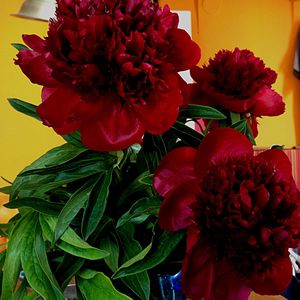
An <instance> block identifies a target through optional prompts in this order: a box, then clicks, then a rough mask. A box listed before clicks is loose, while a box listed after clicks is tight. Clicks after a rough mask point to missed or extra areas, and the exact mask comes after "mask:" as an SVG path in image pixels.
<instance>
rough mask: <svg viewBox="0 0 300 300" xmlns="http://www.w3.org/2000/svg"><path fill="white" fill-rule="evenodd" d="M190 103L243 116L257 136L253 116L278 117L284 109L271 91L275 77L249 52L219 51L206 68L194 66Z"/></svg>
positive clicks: (280, 99) (272, 72)
mask: <svg viewBox="0 0 300 300" xmlns="http://www.w3.org/2000/svg"><path fill="white" fill-rule="evenodd" d="M191 75H192V77H193V79H194V80H195V81H196V83H195V84H192V85H191V100H192V102H194V103H197V104H202V105H209V106H218V107H224V108H225V109H227V110H229V111H232V112H238V113H243V114H244V115H245V117H246V118H248V119H249V120H250V121H251V125H252V131H253V135H254V136H255V137H256V136H257V133H258V132H257V121H256V118H257V117H261V116H278V115H280V114H282V113H283V112H284V110H285V105H284V103H283V101H282V97H281V96H280V95H279V94H277V93H276V92H275V91H273V90H272V89H271V86H272V84H273V83H274V82H275V81H276V77H277V74H276V73H275V72H274V71H273V70H271V69H270V68H266V67H265V64H264V62H263V61H262V60H261V59H259V58H257V57H255V56H254V54H253V53H252V52H251V51H249V50H240V49H238V48H236V49H235V50H234V51H227V50H222V51H219V52H218V53H217V54H216V55H215V57H214V59H210V60H209V64H208V65H207V66H203V67H202V68H199V67H194V68H192V70H191Z"/></svg>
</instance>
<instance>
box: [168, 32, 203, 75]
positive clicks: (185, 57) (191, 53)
mask: <svg viewBox="0 0 300 300" xmlns="http://www.w3.org/2000/svg"><path fill="white" fill-rule="evenodd" d="M167 40H168V41H169V43H170V45H171V48H170V50H169V52H168V60H169V61H170V62H171V63H172V64H173V65H174V67H175V68H176V71H183V70H187V69H190V68H191V67H193V66H195V65H196V64H197V63H198V62H199V59H200V56H201V51H200V48H199V46H198V45H197V44H196V43H195V42H193V41H192V40H191V37H190V36H189V34H188V33H187V32H186V31H185V30H182V29H170V30H169V31H168V33H167ZM186 45H189V46H188V47H187V46H186Z"/></svg>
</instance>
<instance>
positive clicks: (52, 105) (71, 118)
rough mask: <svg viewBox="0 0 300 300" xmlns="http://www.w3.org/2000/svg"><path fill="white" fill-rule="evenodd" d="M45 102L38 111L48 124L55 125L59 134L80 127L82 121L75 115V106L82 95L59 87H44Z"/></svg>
mask: <svg viewBox="0 0 300 300" xmlns="http://www.w3.org/2000/svg"><path fill="white" fill-rule="evenodd" d="M42 97H45V98H43V100H44V101H43V103H42V104H40V105H39V106H38V108H37V113H38V114H39V116H40V117H41V119H42V120H43V121H44V124H46V125H47V126H51V127H53V129H54V130H55V131H56V132H57V133H58V134H67V133H71V132H73V131H75V130H77V129H79V126H80V122H81V120H79V119H78V118H76V116H75V115H74V113H73V111H74V109H75V107H76V106H77V105H78V104H79V103H80V101H81V100H80V95H79V94H77V93H75V92H74V91H72V90H69V89H65V88H63V87H59V88H56V89H48V88H44V89H43V93H42Z"/></svg>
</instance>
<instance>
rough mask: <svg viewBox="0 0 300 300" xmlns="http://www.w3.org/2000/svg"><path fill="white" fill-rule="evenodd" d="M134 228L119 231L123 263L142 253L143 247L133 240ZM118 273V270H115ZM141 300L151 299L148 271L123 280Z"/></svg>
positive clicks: (126, 227)
mask: <svg viewBox="0 0 300 300" xmlns="http://www.w3.org/2000/svg"><path fill="white" fill-rule="evenodd" d="M132 228H133V227H132V226H131V225H129V226H123V227H122V228H119V229H118V237H119V239H120V247H121V249H122V250H123V255H122V261H121V262H122V263H125V262H126V261H129V260H130V259H131V258H133V257H135V256H136V255H137V254H138V253H140V252H141V251H142V247H141V245H140V244H139V243H138V241H136V240H135V239H134V238H133V235H134V232H133V231H132ZM113 271H116V270H113ZM121 280H122V282H123V283H124V284H125V285H126V286H128V287H129V288H130V289H131V290H132V291H133V292H134V293H135V294H136V295H137V296H138V297H139V298H140V299H144V300H148V299H149V297H150V279H149V276H148V273H147V271H144V272H140V273H138V274H134V275H131V276H126V277H122V278H121Z"/></svg>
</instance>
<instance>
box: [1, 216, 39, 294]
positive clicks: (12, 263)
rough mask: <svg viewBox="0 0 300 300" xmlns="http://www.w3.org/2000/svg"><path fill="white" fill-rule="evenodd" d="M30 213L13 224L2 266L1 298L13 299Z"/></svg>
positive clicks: (30, 217)
mask: <svg viewBox="0 0 300 300" xmlns="http://www.w3.org/2000/svg"><path fill="white" fill-rule="evenodd" d="M32 216H33V215H32V214H28V215H25V216H24V217H22V218H21V219H20V220H19V221H18V222H17V223H16V225H15V226H14V228H13V230H12V232H11V234H10V237H9V242H8V248H7V250H6V257H5V262H4V267H3V280H2V293H1V298H0V299H1V300H13V298H14V296H13V294H14V290H15V287H16V284H17V281H18V278H19V273H20V269H21V252H22V247H21V245H22V239H23V232H24V228H26V225H27V223H28V222H30V220H31V219H32Z"/></svg>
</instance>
